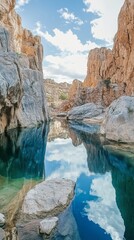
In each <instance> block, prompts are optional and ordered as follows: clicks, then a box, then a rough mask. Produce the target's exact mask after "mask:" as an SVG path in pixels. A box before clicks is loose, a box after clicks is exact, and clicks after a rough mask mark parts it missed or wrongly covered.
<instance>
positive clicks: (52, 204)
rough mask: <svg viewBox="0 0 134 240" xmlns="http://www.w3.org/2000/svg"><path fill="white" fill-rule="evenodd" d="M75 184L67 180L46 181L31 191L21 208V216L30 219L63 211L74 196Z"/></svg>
mask: <svg viewBox="0 0 134 240" xmlns="http://www.w3.org/2000/svg"><path fill="white" fill-rule="evenodd" d="M74 187H75V183H74V182H73V181H71V180H67V179H52V180H46V181H44V182H42V183H40V184H38V185H36V186H35V187H34V188H33V189H31V190H30V191H29V192H28V193H27V195H26V197H25V199H24V203H23V206H22V214H26V215H30V217H33V218H34V217H43V216H47V214H50V213H51V215H55V213H56V214H57V213H59V212H61V211H63V210H64V209H65V208H66V207H67V206H68V204H69V203H70V201H71V200H72V198H73V196H74Z"/></svg>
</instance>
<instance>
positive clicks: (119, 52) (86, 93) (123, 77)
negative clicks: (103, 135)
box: [74, 0, 134, 106]
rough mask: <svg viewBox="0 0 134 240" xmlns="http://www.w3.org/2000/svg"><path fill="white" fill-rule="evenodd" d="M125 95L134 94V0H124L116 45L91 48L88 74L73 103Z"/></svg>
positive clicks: (105, 104)
mask: <svg viewBox="0 0 134 240" xmlns="http://www.w3.org/2000/svg"><path fill="white" fill-rule="evenodd" d="M122 95H130V96H131V95H134V1H133V0H125V3H124V5H123V7H122V8H121V11H120V14H119V18H118V31H117V34H116V36H115V39H114V46H113V49H112V50H110V49H107V48H104V47H103V48H96V49H93V50H91V51H90V53H89V56H88V63H87V76H86V78H85V80H84V82H83V83H82V86H81V88H80V89H79V91H78V92H77V93H76V96H75V100H74V105H75V103H80V102H81V104H83V103H87V102H95V103H101V104H102V105H104V106H108V105H109V104H110V103H111V102H112V101H113V100H114V99H116V98H118V97H119V96H122Z"/></svg>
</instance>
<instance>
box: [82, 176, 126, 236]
mask: <svg viewBox="0 0 134 240" xmlns="http://www.w3.org/2000/svg"><path fill="white" fill-rule="evenodd" d="M100 186H101V187H100ZM90 195H93V196H96V197H98V201H89V202H88V203H87V207H86V208H85V212H86V214H87V216H88V218H89V220H90V221H93V222H94V223H96V224H99V225H100V227H101V228H103V229H104V230H105V231H106V232H107V233H108V234H110V235H111V238H112V239H113V240H122V239H123V236H124V232H125V226H124V221H123V219H122V217H121V213H120V211H119V209H118V207H117V204H116V196H115V190H114V188H113V186H112V179H111V174H110V173H107V174H106V175H105V176H104V177H102V176H101V177H100V178H97V179H94V180H93V182H92V185H91V190H90Z"/></svg>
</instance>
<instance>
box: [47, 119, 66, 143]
mask: <svg viewBox="0 0 134 240" xmlns="http://www.w3.org/2000/svg"><path fill="white" fill-rule="evenodd" d="M56 138H64V139H66V138H68V129H67V122H66V121H65V120H61V121H60V120H55V121H52V122H51V127H50V131H49V135H48V141H49V142H51V141H53V140H54V139H56Z"/></svg>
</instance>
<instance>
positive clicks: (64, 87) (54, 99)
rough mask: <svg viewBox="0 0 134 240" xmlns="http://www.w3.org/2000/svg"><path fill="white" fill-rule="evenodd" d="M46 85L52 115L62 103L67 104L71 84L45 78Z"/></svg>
mask: <svg viewBox="0 0 134 240" xmlns="http://www.w3.org/2000/svg"><path fill="white" fill-rule="evenodd" d="M44 86H45V90H46V98H47V102H48V106H49V111H50V115H54V113H56V112H57V111H58V109H59V108H60V106H61V105H65V104H66V101H67V100H68V97H69V91H70V86H71V85H70V84H68V83H66V82H64V83H57V82H55V81H54V80H52V79H45V80H44Z"/></svg>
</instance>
